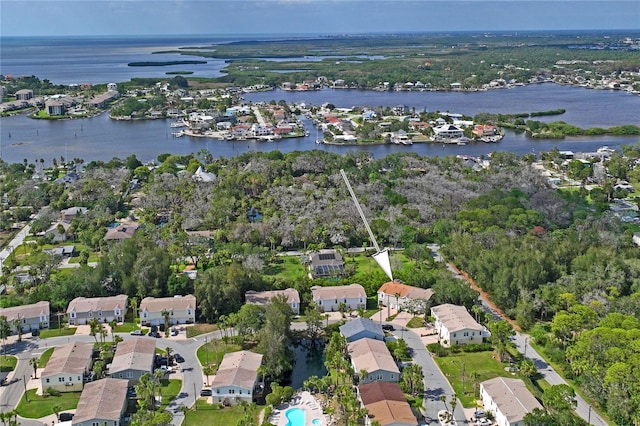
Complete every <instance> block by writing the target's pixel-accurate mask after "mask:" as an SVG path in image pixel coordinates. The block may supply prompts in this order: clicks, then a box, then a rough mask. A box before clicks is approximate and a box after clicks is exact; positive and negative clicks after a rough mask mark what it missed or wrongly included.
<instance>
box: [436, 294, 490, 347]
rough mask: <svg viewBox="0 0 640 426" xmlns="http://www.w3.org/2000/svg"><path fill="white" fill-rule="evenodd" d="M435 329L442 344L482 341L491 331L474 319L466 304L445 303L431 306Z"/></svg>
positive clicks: (463, 343)
mask: <svg viewBox="0 0 640 426" xmlns="http://www.w3.org/2000/svg"><path fill="white" fill-rule="evenodd" d="M431 316H432V317H433V318H434V319H435V329H436V332H437V333H438V340H439V342H440V344H441V345H442V346H451V345H465V344H469V343H482V342H484V339H485V338H486V337H489V335H490V334H489V331H488V330H487V329H486V328H485V327H484V326H482V325H480V324H478V323H477V322H476V320H474V319H473V317H472V316H471V314H470V313H469V312H468V311H467V308H465V307H464V306H458V305H452V304H449V303H445V304H444V305H438V306H434V307H432V308H431Z"/></svg>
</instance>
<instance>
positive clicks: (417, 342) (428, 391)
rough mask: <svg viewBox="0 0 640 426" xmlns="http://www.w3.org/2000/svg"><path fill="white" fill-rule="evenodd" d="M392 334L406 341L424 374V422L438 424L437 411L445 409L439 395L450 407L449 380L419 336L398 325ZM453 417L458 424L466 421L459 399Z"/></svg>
mask: <svg viewBox="0 0 640 426" xmlns="http://www.w3.org/2000/svg"><path fill="white" fill-rule="evenodd" d="M393 334H394V335H395V336H396V337H398V338H403V339H404V340H405V342H407V345H408V346H409V347H410V348H411V349H412V350H413V362H414V363H416V364H418V365H419V366H420V367H422V373H423V374H424V389H425V396H424V400H425V403H424V405H425V411H424V413H425V421H426V423H427V424H429V425H440V422H439V421H438V411H440V410H444V409H445V405H444V403H443V402H442V401H441V400H440V397H442V396H443V395H444V396H445V398H446V401H447V408H448V409H451V404H450V401H451V396H452V395H453V389H452V388H451V385H449V381H448V380H447V379H446V378H445V377H444V375H443V374H442V372H441V371H440V368H438V366H437V365H436V363H435V361H434V360H433V358H432V357H431V354H430V353H429V352H428V351H427V348H426V347H425V346H424V344H423V343H422V339H420V336H418V335H417V334H416V333H414V332H413V331H411V330H410V329H408V328H405V327H398V326H396V329H395V331H394V332H393ZM454 417H455V419H456V421H457V422H458V424H463V423H464V422H466V418H465V414H464V411H463V409H462V404H460V402H459V401H458V403H457V405H456V409H455V412H454Z"/></svg>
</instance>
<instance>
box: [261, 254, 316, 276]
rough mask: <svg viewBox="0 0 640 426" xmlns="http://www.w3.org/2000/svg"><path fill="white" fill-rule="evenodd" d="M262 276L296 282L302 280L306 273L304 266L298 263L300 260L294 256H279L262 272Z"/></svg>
mask: <svg viewBox="0 0 640 426" xmlns="http://www.w3.org/2000/svg"><path fill="white" fill-rule="evenodd" d="M263 273H264V275H270V276H273V277H276V278H284V279H289V280H296V279H300V278H304V277H305V276H306V274H307V271H306V270H305V268H304V265H302V263H300V259H299V258H298V257H296V256H279V257H276V259H275V260H274V261H273V262H271V263H269V264H268V265H267V266H266V267H265V268H264V270H263Z"/></svg>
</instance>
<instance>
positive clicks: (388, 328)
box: [382, 324, 396, 331]
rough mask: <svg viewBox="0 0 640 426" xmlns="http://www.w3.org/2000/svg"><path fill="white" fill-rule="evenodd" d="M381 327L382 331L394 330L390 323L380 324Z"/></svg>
mask: <svg viewBox="0 0 640 426" xmlns="http://www.w3.org/2000/svg"><path fill="white" fill-rule="evenodd" d="M382 329H383V330H384V331H393V330H395V329H396V328H395V327H394V326H393V325H391V324H382Z"/></svg>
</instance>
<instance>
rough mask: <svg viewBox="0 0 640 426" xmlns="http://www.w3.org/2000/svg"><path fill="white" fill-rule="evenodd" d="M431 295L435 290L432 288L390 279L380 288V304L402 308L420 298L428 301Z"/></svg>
mask: <svg viewBox="0 0 640 426" xmlns="http://www.w3.org/2000/svg"><path fill="white" fill-rule="evenodd" d="M431 296H433V290H431V289H430V288H419V287H412V286H410V285H406V284H402V283H399V282H398V281H389V282H387V283H384V284H382V287H380V288H379V289H378V304H380V305H384V306H388V307H390V308H394V309H401V308H402V307H403V306H404V305H406V304H407V303H408V302H411V301H414V300H419V299H422V300H425V301H426V300H429V299H431Z"/></svg>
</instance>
